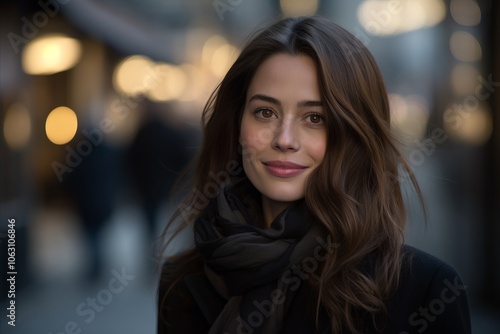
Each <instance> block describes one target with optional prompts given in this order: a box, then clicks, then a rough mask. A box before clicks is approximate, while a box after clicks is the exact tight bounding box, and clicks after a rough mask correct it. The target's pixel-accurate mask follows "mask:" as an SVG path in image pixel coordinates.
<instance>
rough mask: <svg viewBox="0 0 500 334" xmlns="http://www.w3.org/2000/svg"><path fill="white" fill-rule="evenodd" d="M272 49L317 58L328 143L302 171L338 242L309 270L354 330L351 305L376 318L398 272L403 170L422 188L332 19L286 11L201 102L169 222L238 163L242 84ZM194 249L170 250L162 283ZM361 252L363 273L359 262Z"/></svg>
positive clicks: (362, 56) (362, 60)
mask: <svg viewBox="0 0 500 334" xmlns="http://www.w3.org/2000/svg"><path fill="white" fill-rule="evenodd" d="M277 53H286V54H290V55H305V56H308V57H310V58H311V59H313V60H314V62H315V64H316V68H317V71H318V80H319V87H320V93H321V99H322V102H323V104H324V108H325V111H326V113H325V118H326V119H325V121H326V126H327V152H326V155H325V157H324V160H323V161H322V163H321V165H320V166H319V167H318V168H317V169H316V170H314V171H313V172H312V174H311V175H310V177H309V179H308V182H307V185H306V191H305V202H306V204H307V207H308V209H309V210H310V211H311V213H312V214H313V215H314V216H315V217H316V218H317V219H318V220H319V221H320V222H321V223H322V224H323V225H324V226H325V228H326V229H327V231H328V233H329V235H330V237H331V238H332V240H333V242H334V243H335V244H338V245H340V246H339V247H338V248H336V250H335V252H333V254H332V255H331V256H330V257H329V258H328V259H327V260H326V261H325V262H324V263H323V266H322V268H321V271H320V272H319V273H318V274H317V275H315V276H311V278H310V284H311V285H312V287H313V288H314V289H315V291H316V292H317V298H316V301H317V305H315V307H316V310H317V311H318V310H319V306H320V305H322V306H323V307H324V308H325V309H326V311H327V313H328V314H329V316H330V318H331V320H332V321H331V324H332V330H333V332H340V331H341V330H342V328H345V329H348V330H349V331H350V332H352V333H359V330H360V328H359V319H357V318H356V317H357V314H361V312H363V311H365V312H368V313H369V314H371V315H372V321H373V323H374V325H375V327H377V326H378V323H377V320H376V319H377V317H376V316H377V315H379V314H382V315H383V314H385V312H386V308H385V301H386V300H387V298H388V297H389V296H390V294H391V293H392V292H393V291H394V290H395V288H396V286H397V283H398V280H399V274H400V271H401V266H402V246H403V243H404V230H405V222H406V214H405V207H404V203H403V196H402V193H401V189H400V181H399V177H400V175H401V173H404V175H406V176H407V177H409V179H410V181H411V183H412V184H413V186H414V188H415V190H416V191H417V193H418V194H419V196H420V197H421V194H420V190H419V187H418V185H417V182H416V180H415V177H414V176H413V173H412V171H411V169H410V166H409V165H408V164H407V162H406V161H405V159H404V157H403V156H402V154H401V153H400V151H399V150H398V147H397V144H396V140H395V138H394V137H393V135H392V133H391V130H390V113H389V104H388V99H387V92H386V89H385V85H384V82H383V79H382V76H381V74H380V71H379V69H378V67H377V65H376V63H375V60H374V59H373V57H372V55H371V54H370V52H369V51H368V50H367V48H366V47H365V46H364V45H363V44H362V43H361V42H360V41H359V40H357V39H356V38H355V37H354V36H353V35H352V34H350V33H349V32H348V31H346V30H345V29H343V28H341V27H340V26H338V25H336V24H335V23H333V22H332V21H330V20H328V19H324V18H321V17H298V18H288V19H283V20H280V21H278V22H277V23H275V24H273V25H272V26H271V27H269V28H267V29H264V30H263V31H261V32H260V33H259V34H258V35H257V36H256V37H254V38H253V39H252V40H251V41H250V42H249V43H248V44H247V46H246V47H245V48H244V49H243V50H242V52H241V54H240V56H239V57H238V59H237V60H236V62H235V63H234V64H233V66H232V67H231V68H230V69H229V71H228V73H227V74H226V76H225V77H224V79H223V80H222V82H221V83H220V84H219V86H218V87H217V89H216V90H215V91H214V93H213V94H212V96H211V97H210V99H209V101H208V103H207V104H206V106H205V109H204V111H203V116H202V121H203V125H204V133H203V142H202V146H201V150H200V153H199V156H198V159H197V160H196V163H195V169H194V174H193V180H192V181H193V183H192V187H193V189H195V190H194V191H193V192H191V193H189V195H188V196H187V197H186V199H185V200H184V202H183V204H182V205H181V206H180V208H179V209H178V210H177V212H176V213H175V214H174V216H173V217H172V219H171V221H170V223H169V225H171V224H173V222H174V221H178V220H179V218H180V227H185V226H188V225H189V224H191V223H192V222H193V221H194V219H196V218H197V217H198V216H199V214H200V213H201V209H202V207H203V205H204V202H206V200H207V197H210V196H211V195H210V194H212V192H210V193H209V192H207V185H208V184H210V183H212V184H213V182H214V175H215V174H217V173H219V175H223V174H224V173H222V174H221V172H226V173H225V174H224V175H225V176H226V177H228V176H230V173H229V172H230V171H228V164H229V163H231V162H235V163H236V162H237V163H238V164H239V166H241V161H242V154H241V150H240V149H239V147H238V138H239V131H240V121H241V115H242V112H243V109H244V104H245V99H246V93H247V89H248V86H249V84H250V81H251V80H252V77H253V75H254V73H255V72H256V70H257V68H258V67H259V66H260V64H262V62H263V61H264V60H265V59H267V58H268V57H269V56H271V55H274V54H277ZM240 173H244V172H243V171H241V169H240ZM200 194H201V195H200ZM203 194H205V195H203ZM167 228H168V226H167ZM193 254H196V253H195V251H194V250H190V251H189V252H188V253H186V254H184V255H183V256H181V257H177V258H174V259H172V260H171V262H172V263H174V264H175V263H177V264H178V266H177V268H178V269H177V271H176V274H175V275H176V277H175V278H174V279H172V280H170V279H166V281H165V282H169V284H172V281H173V280H175V281H178V280H179V279H180V277H182V274H183V273H184V274H185V272H186V270H187V269H183V268H188V265H187V264H185V261H186V259H190V261H191V262H192V261H197V260H196V256H195V255H193ZM367 258H369V259H370V264H369V266H370V268H372V270H371V271H370V273H367V272H366V270H363V269H362V268H363V265H364V262H366V259H367ZM174 267H175V266H174ZM179 273H180V275H179ZM170 277H172V276H170ZM174 283H175V282H174ZM165 284H167V283H165ZM170 288H171V286H170Z"/></svg>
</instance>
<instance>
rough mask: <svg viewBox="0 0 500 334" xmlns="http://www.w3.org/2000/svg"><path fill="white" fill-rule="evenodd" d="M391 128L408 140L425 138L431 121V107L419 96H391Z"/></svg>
mask: <svg viewBox="0 0 500 334" xmlns="http://www.w3.org/2000/svg"><path fill="white" fill-rule="evenodd" d="M389 105H390V111H391V126H392V127H393V128H394V130H395V131H396V132H397V133H399V134H401V135H403V137H405V138H406V139H421V138H423V137H424V134H425V129H426V128H427V122H428V120H429V106H428V105H427V102H426V100H425V98H424V97H422V96H419V95H409V96H401V95H399V94H389Z"/></svg>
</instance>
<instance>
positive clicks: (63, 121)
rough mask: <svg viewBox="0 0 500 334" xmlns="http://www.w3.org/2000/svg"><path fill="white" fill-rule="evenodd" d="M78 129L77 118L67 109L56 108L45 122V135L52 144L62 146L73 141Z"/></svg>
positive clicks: (63, 107)
mask: <svg viewBox="0 0 500 334" xmlns="http://www.w3.org/2000/svg"><path fill="white" fill-rule="evenodd" d="M77 128H78V118H77V116H76V114H75V112H74V111H73V110H71V109H70V108H68V107H65V106H62V107H57V108H55V109H54V110H52V111H51V112H50V114H49V115H48V116H47V120H46V121H45V133H46V134H47V138H48V139H49V140H50V141H51V142H52V143H54V144H57V145H64V144H66V143H68V142H70V141H71V139H73V137H74V136H75V134H76V130H77Z"/></svg>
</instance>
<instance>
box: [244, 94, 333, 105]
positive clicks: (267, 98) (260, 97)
mask: <svg viewBox="0 0 500 334" xmlns="http://www.w3.org/2000/svg"><path fill="white" fill-rule="evenodd" d="M255 100H261V101H265V102H269V103H272V104H275V105H277V106H279V107H281V102H280V100H278V99H277V98H274V97H271V96H267V95H264V94H255V95H253V96H252V97H251V98H250V99H249V100H248V103H250V102H252V101H255ZM297 106H298V107H322V106H323V103H321V101H299V103H297Z"/></svg>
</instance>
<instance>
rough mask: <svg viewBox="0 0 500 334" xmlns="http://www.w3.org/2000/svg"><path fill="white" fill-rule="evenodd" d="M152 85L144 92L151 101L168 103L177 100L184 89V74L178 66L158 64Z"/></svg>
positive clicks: (185, 81)
mask: <svg viewBox="0 0 500 334" xmlns="http://www.w3.org/2000/svg"><path fill="white" fill-rule="evenodd" d="M154 72H155V73H156V75H155V78H156V80H155V82H154V85H153V86H152V87H151V88H150V89H149V90H148V91H147V92H146V95H147V97H148V98H150V99H151V100H153V101H159V102H161V101H169V100H174V99H177V98H179V96H180V95H181V94H182V92H183V91H184V89H185V88H186V83H187V78H186V74H185V73H184V72H183V70H182V69H181V68H179V67H178V66H174V65H171V64H167V63H158V64H157V65H156V66H155V70H154Z"/></svg>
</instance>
